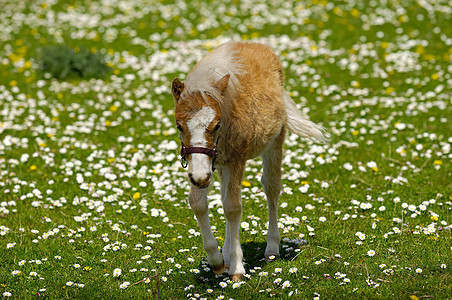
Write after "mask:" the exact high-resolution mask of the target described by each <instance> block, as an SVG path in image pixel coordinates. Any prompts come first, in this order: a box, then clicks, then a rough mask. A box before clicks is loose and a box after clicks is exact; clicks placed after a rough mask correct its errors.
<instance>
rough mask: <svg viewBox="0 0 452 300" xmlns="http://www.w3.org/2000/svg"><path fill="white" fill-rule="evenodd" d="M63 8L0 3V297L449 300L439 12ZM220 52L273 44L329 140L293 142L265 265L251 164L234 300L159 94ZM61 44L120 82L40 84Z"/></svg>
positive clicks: (337, 7)
mask: <svg viewBox="0 0 452 300" xmlns="http://www.w3.org/2000/svg"><path fill="white" fill-rule="evenodd" d="M54 2H55V3H54ZM54 2H49V3H47V2H36V1H34V2H24V3H22V2H16V1H0V3H1V6H2V10H1V11H0V25H1V28H4V29H3V30H2V32H1V33H0V41H1V42H0V45H1V47H0V57H1V59H0V112H1V113H0V294H1V295H2V296H3V297H8V295H11V296H12V298H14V299H28V298H33V297H35V296H36V295H38V296H44V297H48V298H50V299H54V298H57V299H65V298H81V299H83V298H89V297H92V298H103V299H116V298H117V299H123V298H137V299H139V298H147V299H149V298H152V299H158V298H161V299H169V298H170V299H187V298H192V297H194V298H209V299H221V298H224V299H229V298H233V299H267V298H269V297H279V298H283V299H284V298H288V297H293V298H296V299H299V298H300V299H308V298H316V297H318V298H326V299H344V298H353V299H356V298H364V299H377V298H378V299H380V298H384V299H385V298H393V299H410V298H411V299H416V298H415V297H417V298H419V299H421V298H434V299H450V297H451V296H450V295H452V284H451V282H452V275H451V274H452V272H451V271H450V270H451V268H452V248H451V244H452V238H451V236H452V235H451V223H452V219H451V215H452V214H451V209H452V193H451V191H452V186H451V183H450V178H451V165H450V157H451V153H450V144H451V142H452V138H451V136H450V133H451V132H452V127H451V125H450V115H451V112H452V111H451V108H450V104H451V103H450V101H451V100H450V99H451V96H452V95H451V80H452V79H451V76H450V74H451V67H450V60H451V55H452V52H451V50H450V44H451V42H450V36H452V28H451V27H450V26H448V25H449V24H450V21H451V19H450V13H449V12H450V9H451V8H450V3H448V2H447V1H435V5H431V6H430V5H426V4H425V3H424V4H423V2H418V1H395V0H391V1H387V3H386V4H382V3H380V1H373V2H369V3H367V2H360V3H357V4H347V2H343V1H334V2H327V1H321V0H316V1H315V0H312V1H309V2H305V3H303V4H299V3H298V2H295V1H293V2H290V1H289V2H288V1H275V2H274V3H273V4H266V3H265V1H264V2H262V3H258V2H259V1H246V2H242V1H233V2H230V1H228V2H225V3H219V2H213V1H211V2H205V1H191V2H190V3H187V4H184V5H182V4H181V3H179V2H177V3H173V2H166V1H139V0H136V1H125V2H111V3H110V4H109V3H108V2H104V3H101V2H100V1H91V2H89V3H86V4H85V3H84V2H79V1H54ZM426 3H427V2H426ZM429 3H430V2H429ZM23 20H26V21H23ZM231 39H233V40H239V39H243V40H252V41H257V42H262V43H265V44H267V45H269V46H270V47H271V48H272V49H273V50H274V51H275V52H276V53H277V54H278V56H279V57H280V58H281V60H282V61H283V64H284V66H285V67H284V68H285V74H286V88H287V90H288V91H291V92H292V95H293V98H294V99H295V101H296V102H298V103H300V104H302V106H303V109H304V111H305V112H306V113H307V114H308V115H309V116H310V118H311V120H313V121H315V122H317V123H320V124H322V125H323V126H325V127H326V128H327V130H328V131H329V133H330V134H331V142H330V143H329V144H328V145H314V144H311V143H309V142H306V141H304V140H301V139H299V138H296V139H291V138H290V137H289V138H288V141H287V143H286V148H285V149H286V161H285V163H284V179H283V187H284V193H283V194H282V195H281V199H280V204H281V207H280V209H279V212H280V223H281V224H280V225H281V232H282V237H283V239H285V240H283V241H282V243H281V257H280V258H278V259H276V260H275V261H273V262H271V263H267V262H265V261H263V257H264V250H265V230H266V227H265V223H266V220H267V213H266V209H265V207H266V201H265V196H264V195H263V193H262V188H261V185H260V183H259V178H260V173H261V166H260V162H259V159H258V160H256V161H254V162H253V161H250V163H249V165H248V167H247V170H246V172H245V177H244V181H245V182H244V186H243V192H242V197H243V214H242V222H246V223H248V224H249V228H248V229H245V228H246V226H243V227H244V228H243V229H242V230H241V242H242V248H243V250H244V256H245V263H246V265H245V269H246V271H247V274H248V275H249V276H248V277H247V278H245V280H244V281H243V283H242V284H241V285H239V286H237V285H235V286H234V284H233V283H232V282H230V281H229V278H228V277H227V276H214V275H213V272H212V271H211V270H209V266H208V264H207V262H206V255H205V252H204V250H203V248H202V239H201V236H200V235H199V228H198V225H197V222H196V220H195V219H194V217H193V213H192V212H191V210H190V208H189V206H188V203H187V201H186V197H187V193H188V189H189V184H188V181H187V179H186V174H185V170H184V169H182V168H181V167H180V163H179V161H178V160H179V158H178V157H179V156H178V155H179V148H178V147H179V146H178V138H177V133H176V130H175V128H174V122H173V121H174V118H173V104H174V101H173V99H172V96H171V94H170V91H169V87H170V83H171V81H172V79H173V78H174V77H176V76H177V77H179V78H183V76H184V74H186V73H187V72H188V71H189V70H190V69H191V68H192V67H193V66H194V64H195V63H196V61H197V60H199V59H200V58H201V57H202V56H203V55H205V54H206V53H208V51H210V50H211V49H212V48H213V47H214V46H216V45H218V44H220V43H221V42H224V41H227V40H231ZM54 44H65V45H67V46H68V47H69V48H77V47H83V48H86V49H90V50H91V51H92V52H96V53H100V54H102V55H103V56H104V57H105V60H106V62H107V64H108V66H109V67H111V68H112V70H113V71H112V74H107V75H103V76H100V78H98V79H81V78H76V77H70V78H69V79H68V80H67V81H63V80H60V81H59V80H56V79H52V78H51V76H50V75H44V74H42V72H41V70H40V61H39V58H40V56H39V54H40V49H42V48H43V47H46V46H50V45H54ZM98 75H102V74H98ZM306 184H308V185H309V188H308V189H307V190H303V189H302V190H300V188H301V187H303V186H304V187H306ZM218 194H219V188H218V186H215V185H214V186H213V187H212V189H211V193H210V195H211V196H210V197H211V198H210V201H211V206H212V209H211V210H210V213H211V225H212V226H215V227H216V230H215V236H216V237H217V239H218V242H219V245H222V244H223V240H224V231H225V222H224V217H223V215H222V212H221V209H220V208H221V205H220V204H219V202H218V201H217V200H218V198H217V196H218ZM383 207H384V209H383ZM244 225H245V224H244ZM360 233H361V234H364V236H365V238H364V239H363V240H361V239H360V238H359V236H361V237H363V235H360ZM369 251H370V252H369ZM369 253H370V255H369ZM373 253H374V255H372V254H373ZM118 268H119V269H121V271H122V272H121V275H120V276H118V277H114V270H115V269H118ZM295 268H296V269H295ZM345 278H346V280H344V279H345ZM125 282H128V283H130V285H129V286H128V287H127V288H121V287H125V285H124V283H125ZM220 284H221V285H225V284H226V286H225V287H222V286H221V285H220Z"/></svg>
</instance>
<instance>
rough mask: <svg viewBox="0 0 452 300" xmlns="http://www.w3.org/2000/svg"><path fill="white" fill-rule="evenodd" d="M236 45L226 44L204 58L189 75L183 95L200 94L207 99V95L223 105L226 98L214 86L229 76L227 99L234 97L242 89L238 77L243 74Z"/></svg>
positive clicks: (232, 43)
mask: <svg viewBox="0 0 452 300" xmlns="http://www.w3.org/2000/svg"><path fill="white" fill-rule="evenodd" d="M234 44H235V43H234V42H228V43H225V44H223V45H221V46H220V47H218V48H216V49H215V50H213V51H212V52H210V53H209V54H208V55H206V56H205V57H204V58H202V59H201V60H200V61H199V62H198V63H197V64H196V66H195V67H194V68H193V70H192V71H191V72H190V73H189V74H188V75H187V78H186V80H185V88H184V91H183V94H185V95H189V94H191V93H195V92H200V93H201V95H202V96H203V97H205V94H206V93H207V94H209V95H210V96H211V97H213V98H214V99H215V100H216V101H218V102H219V103H220V104H222V103H223V100H224V97H223V96H222V95H221V93H220V92H219V91H218V90H217V89H216V88H215V87H214V85H215V83H216V82H217V81H218V80H220V79H221V78H223V77H224V76H225V75H227V74H229V75H230V78H229V83H228V86H227V88H226V92H225V97H226V98H231V97H234V96H235V95H236V94H237V92H238V90H239V88H240V82H239V80H238V78H237V76H238V75H241V74H242V73H243V69H242V66H241V64H240V62H239V60H238V51H237V50H235V49H234Z"/></svg>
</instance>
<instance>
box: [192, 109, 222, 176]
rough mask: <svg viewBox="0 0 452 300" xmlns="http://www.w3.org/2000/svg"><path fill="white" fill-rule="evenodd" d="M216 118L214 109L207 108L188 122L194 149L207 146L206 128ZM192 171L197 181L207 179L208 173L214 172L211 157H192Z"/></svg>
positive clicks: (200, 155) (203, 155)
mask: <svg viewBox="0 0 452 300" xmlns="http://www.w3.org/2000/svg"><path fill="white" fill-rule="evenodd" d="M215 116H216V112H215V111H214V110H213V109H212V108H210V107H208V106H205V107H203V108H202V109H201V110H200V111H198V112H197V113H196V114H195V115H194V116H193V118H191V119H190V120H189V121H188V122H187V126H188V131H189V132H190V135H191V141H190V143H191V145H192V147H206V146H207V141H206V139H205V137H204V135H205V133H206V128H207V127H208V126H209V124H210V123H212V121H213V119H215ZM190 171H191V173H192V176H193V179H194V180H195V181H196V180H201V179H203V178H205V177H206V175H207V173H209V172H211V171H212V163H211V161H210V157H209V156H207V155H206V154H200V153H193V154H192V155H191V164H190Z"/></svg>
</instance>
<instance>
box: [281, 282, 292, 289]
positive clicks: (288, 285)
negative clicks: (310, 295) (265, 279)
mask: <svg viewBox="0 0 452 300" xmlns="http://www.w3.org/2000/svg"><path fill="white" fill-rule="evenodd" d="M291 286H292V284H291V283H290V281H289V280H286V281H284V282H283V284H282V288H283V289H285V288H289V287H291Z"/></svg>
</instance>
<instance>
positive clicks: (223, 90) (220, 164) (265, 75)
mask: <svg viewBox="0 0 452 300" xmlns="http://www.w3.org/2000/svg"><path fill="white" fill-rule="evenodd" d="M171 93H172V95H173V97H174V102H175V109H174V117H175V121H176V127H177V129H178V130H179V138H180V141H181V162H182V166H183V167H187V166H188V179H189V181H190V192H189V195H188V202H189V205H190V207H191V209H192V211H193V212H194V214H195V216H196V219H197V221H198V224H199V227H200V230H201V234H202V240H203V247H204V250H205V251H206V253H207V261H208V263H209V264H210V266H211V268H212V270H213V272H214V273H215V274H217V275H220V274H223V273H228V274H229V276H230V278H231V279H232V280H233V281H240V280H241V278H242V275H243V274H245V269H244V266H243V252H242V249H241V245H240V238H239V230H240V218H241V212H242V201H241V185H242V178H243V173H244V169H245V164H246V162H247V160H248V159H252V158H255V157H257V156H261V157H262V162H263V175H262V178H261V183H262V185H263V187H264V192H265V195H266V198H267V206H268V218H269V220H268V234H267V246H266V249H265V259H266V260H271V259H273V258H274V257H279V243H280V239H281V237H280V233H279V229H278V199H279V195H280V193H281V162H282V157H283V143H284V139H285V135H286V131H287V130H289V131H290V132H292V133H295V134H297V135H299V136H301V137H303V138H307V139H311V140H313V141H315V142H324V141H326V138H325V135H324V128H323V127H322V126H319V125H317V124H315V123H313V122H311V121H309V120H307V119H306V118H305V117H303V116H302V115H301V113H300V112H299V111H298V109H297V107H296V105H295V102H294V101H293V100H292V98H291V97H290V95H289V93H287V92H286V91H285V90H284V73H283V69H282V65H281V62H280V60H279V58H278V57H277V55H276V54H275V53H274V52H273V51H272V50H271V49H270V48H269V47H268V46H265V45H263V44H259V43H244V42H228V43H225V44H222V45H220V46H219V47H218V48H216V49H214V50H213V51H211V52H210V53H208V54H207V55H206V56H205V57H203V58H202V59H201V60H200V61H199V62H198V63H197V64H196V65H195V67H194V68H193V69H192V71H190V72H189V73H188V75H187V76H186V80H185V82H181V81H180V80H179V79H178V78H175V79H174V80H173V82H172V85H171ZM215 169H217V170H218V175H219V179H220V186H221V188H220V193H221V199H222V204H223V210H224V215H225V218H226V233H225V240H224V245H223V248H222V253H221V252H220V251H219V248H218V245H217V241H216V239H215V238H214V236H213V233H212V230H211V227H210V223H209V215H208V203H207V192H208V187H209V185H210V182H211V180H212V173H213V172H214V171H215Z"/></svg>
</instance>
